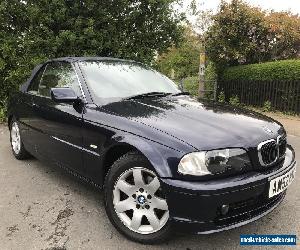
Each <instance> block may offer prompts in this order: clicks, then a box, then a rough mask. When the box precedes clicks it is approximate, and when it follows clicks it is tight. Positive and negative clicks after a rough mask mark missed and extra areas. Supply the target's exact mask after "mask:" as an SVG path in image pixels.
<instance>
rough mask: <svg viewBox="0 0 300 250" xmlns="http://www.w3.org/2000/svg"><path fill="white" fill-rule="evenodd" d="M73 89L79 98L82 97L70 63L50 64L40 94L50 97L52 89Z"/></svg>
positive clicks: (40, 86)
mask: <svg viewBox="0 0 300 250" xmlns="http://www.w3.org/2000/svg"><path fill="white" fill-rule="evenodd" d="M62 87H69V88H72V89H73V90H74V91H75V93H76V94H77V95H78V96H81V90H80V86H79V83H78V80H77V76H76V73H75V71H74V70H73V68H72V65H71V64H70V63H66V62H55V63H49V64H48V65H47V67H46V70H45V72H44V74H43V77H42V80H41V83H40V85H39V89H38V93H39V95H42V96H48V97H50V90H51V88H62Z"/></svg>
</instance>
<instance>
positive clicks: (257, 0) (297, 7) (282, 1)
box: [185, 0, 300, 14]
mask: <svg viewBox="0 0 300 250" xmlns="http://www.w3.org/2000/svg"><path fill="white" fill-rule="evenodd" d="M185 2H186V3H188V2H190V0H187V1H185ZM198 2H203V3H204V5H203V7H204V8H205V9H212V10H214V11H215V10H217V8H218V5H219V4H220V2H221V0H206V1H205V0H202V1H201V0H198ZM246 2H248V3H249V4H250V5H253V6H259V7H261V8H263V9H274V10H275V11H282V10H290V11H291V12H292V13H294V14H300V0H246Z"/></svg>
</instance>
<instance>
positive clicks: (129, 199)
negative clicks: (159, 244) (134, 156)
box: [113, 167, 169, 234]
mask: <svg viewBox="0 0 300 250" xmlns="http://www.w3.org/2000/svg"><path fill="white" fill-rule="evenodd" d="M113 196H114V197H113V204H114V208H115V211H116V214H117V215H118V217H119V219H120V220H121V221H122V223H123V224H124V225H125V226H126V227H127V228H129V229H130V230H132V231H134V232H136V233H140V234H150V233H154V232H157V231H159V230H160V229H161V228H163V226H164V225H165V224H166V223H167V221H168V219H169V210H168V205H167V201H166V200H165V198H164V196H163V194H162V191H161V187H160V182H159V180H158V178H157V176H156V175H155V173H154V172H152V171H150V170H149V169H146V168H138V167H136V168H131V169H129V170H127V171H125V172H124V173H122V174H121V176H120V177H119V178H118V180H117V181H116V183H115V186H114V190H113Z"/></svg>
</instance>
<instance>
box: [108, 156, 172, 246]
mask: <svg viewBox="0 0 300 250" xmlns="http://www.w3.org/2000/svg"><path fill="white" fill-rule="evenodd" d="M133 167H142V168H147V169H149V170H151V171H153V172H154V173H155V171H154V169H153V167H152V165H151V164H150V163H149V162H148V160H147V159H146V158H145V157H143V156H142V155H140V154H138V153H129V154H126V155H125V156H123V157H121V158H120V159H119V160H117V161H116V162H115V163H114V164H113V165H112V167H111V169H110V170H109V172H108V174H107V176H106V179H105V186H104V188H105V196H104V198H105V209H106V213H107V215H108V217H109V219H110V221H111V222H112V224H113V225H114V226H115V227H116V228H117V230H118V231H119V232H120V233H122V234H123V235H125V236H126V237H127V238H129V239H130V240H134V241H137V242H140V243H143V244H156V243H160V242H162V241H165V240H166V239H167V238H168V237H169V236H170V233H171V223H170V220H169V221H168V222H167V223H166V225H165V226H164V227H163V228H161V229H160V230H159V231H157V232H155V233H151V234H139V233H136V232H134V231H132V230H130V229H129V228H127V227H126V226H125V225H124V224H123V223H122V222H121V221H120V219H119V217H118V215H117V214H116V212H115V209H114V205H113V189H114V185H115V183H116V181H117V180H118V178H119V177H120V176H121V175H122V174H123V173H124V172H126V171H127V170H129V169H131V168H133Z"/></svg>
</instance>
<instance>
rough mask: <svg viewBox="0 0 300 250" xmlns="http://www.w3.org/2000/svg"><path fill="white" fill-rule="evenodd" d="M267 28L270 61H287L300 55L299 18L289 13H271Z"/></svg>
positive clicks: (267, 18) (267, 19)
mask: <svg viewBox="0 0 300 250" xmlns="http://www.w3.org/2000/svg"><path fill="white" fill-rule="evenodd" d="M266 21H267V24H268V27H269V35H268V38H269V41H270V52H271V59H272V60H273V59H275V60H276V59H289V58H296V57H298V56H299V55H300V18H299V15H293V14H292V13H290V12H273V11H272V12H271V13H270V14H268V15H267V16H266Z"/></svg>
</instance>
